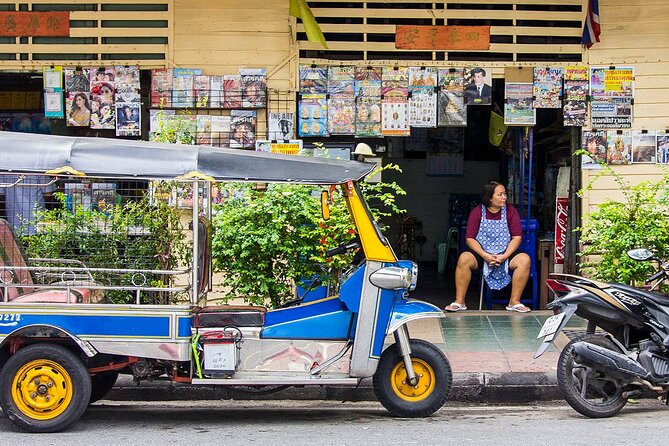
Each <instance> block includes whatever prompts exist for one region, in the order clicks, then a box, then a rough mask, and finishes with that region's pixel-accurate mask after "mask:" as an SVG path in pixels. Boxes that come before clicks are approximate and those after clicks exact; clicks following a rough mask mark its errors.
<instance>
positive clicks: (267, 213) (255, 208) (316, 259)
mask: <svg viewBox="0 0 669 446" xmlns="http://www.w3.org/2000/svg"><path fill="white" fill-rule="evenodd" d="M389 169H393V170H398V171H399V168H398V167H397V166H395V165H387V166H384V167H383V168H382V169H381V171H383V170H389ZM220 187H221V190H230V191H233V192H232V193H231V194H230V195H231V196H233V198H230V199H228V200H227V201H225V202H223V203H222V204H221V205H218V206H216V207H215V211H216V215H215V216H214V219H213V225H214V237H213V257H214V268H215V269H216V270H217V271H220V272H222V273H223V279H222V283H221V285H223V286H224V287H227V288H228V289H229V292H228V293H227V296H226V297H228V298H237V297H241V298H244V299H245V300H247V301H249V302H251V303H255V304H260V305H267V304H268V305H270V306H277V305H280V304H281V303H283V302H285V301H286V300H289V299H291V298H292V297H293V294H292V293H293V285H294V284H295V283H300V280H302V279H311V278H313V277H319V278H320V279H321V280H323V282H324V283H329V284H332V285H336V284H337V280H338V278H339V276H340V274H341V271H342V269H343V268H345V267H347V266H348V265H350V264H351V260H352V258H353V255H354V253H348V254H345V255H338V256H333V257H326V255H325V253H326V251H327V250H328V249H330V248H334V247H335V246H338V245H339V244H341V243H346V242H350V241H351V240H353V239H354V238H355V227H354V225H353V221H352V220H351V217H350V214H349V212H348V210H347V209H346V203H345V200H344V197H343V196H342V195H341V192H340V191H339V190H338V189H337V190H335V191H334V192H333V194H332V204H331V205H330V211H331V212H330V219H329V220H325V221H324V220H323V219H322V216H321V205H320V189H318V188H314V187H311V186H299V185H284V184H270V185H268V186H267V187H266V188H261V189H259V188H257V187H256V186H255V185H250V184H241V183H236V184H223V185H221V186H220ZM361 189H362V191H363V194H364V195H365V196H366V198H367V199H368V202H370V204H371V205H372V206H371V212H372V214H373V216H374V217H375V218H378V217H381V216H384V215H391V214H393V213H401V212H403V211H402V210H401V209H399V208H398V207H397V205H396V202H395V197H396V196H397V195H400V194H404V193H405V192H404V190H402V189H401V188H400V187H399V186H398V185H397V184H396V183H366V182H364V181H363V182H362V183H361Z"/></svg>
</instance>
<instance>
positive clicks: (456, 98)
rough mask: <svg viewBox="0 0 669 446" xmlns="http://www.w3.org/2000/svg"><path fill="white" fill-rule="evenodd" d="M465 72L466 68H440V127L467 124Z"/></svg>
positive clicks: (438, 115) (438, 110) (438, 100)
mask: <svg viewBox="0 0 669 446" xmlns="http://www.w3.org/2000/svg"><path fill="white" fill-rule="evenodd" d="M464 73H465V70H464V68H440V69H439V90H438V98H437V125H438V126H440V127H464V126H466V125H467V107H466V106H465V78H464Z"/></svg>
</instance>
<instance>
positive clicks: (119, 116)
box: [116, 102, 142, 136]
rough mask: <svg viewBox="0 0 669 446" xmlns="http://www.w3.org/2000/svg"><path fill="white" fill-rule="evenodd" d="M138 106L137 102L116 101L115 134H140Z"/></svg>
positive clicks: (139, 111) (139, 110)
mask: <svg viewBox="0 0 669 446" xmlns="http://www.w3.org/2000/svg"><path fill="white" fill-rule="evenodd" d="M140 106H141V104H140V103H139V102H117V103H116V136H141V134H142V125H141V121H140V120H141V109H140Z"/></svg>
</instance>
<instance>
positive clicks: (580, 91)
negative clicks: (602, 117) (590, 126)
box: [562, 66, 590, 127]
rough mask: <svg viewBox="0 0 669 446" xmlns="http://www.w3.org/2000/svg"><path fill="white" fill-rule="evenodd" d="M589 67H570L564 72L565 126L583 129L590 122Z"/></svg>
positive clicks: (563, 112) (563, 111)
mask: <svg viewBox="0 0 669 446" xmlns="http://www.w3.org/2000/svg"><path fill="white" fill-rule="evenodd" d="M589 89H590V83H589V82H588V67H581V66H568V67H566V68H565V70H564V107H563V110H562V116H563V123H564V125H565V126H571V127H576V126H579V127H582V126H585V125H587V122H588V91H589Z"/></svg>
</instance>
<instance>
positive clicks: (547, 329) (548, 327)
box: [537, 313, 565, 338]
mask: <svg viewBox="0 0 669 446" xmlns="http://www.w3.org/2000/svg"><path fill="white" fill-rule="evenodd" d="M564 316H565V313H559V314H556V315H555V316H551V317H549V318H548V319H546V322H544V326H543V327H541V331H540V332H539V335H538V336H537V338H543V337H544V336H548V335H552V334H554V333H555V332H556V331H557V329H558V327H560V323H561V322H562V319H564Z"/></svg>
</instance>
